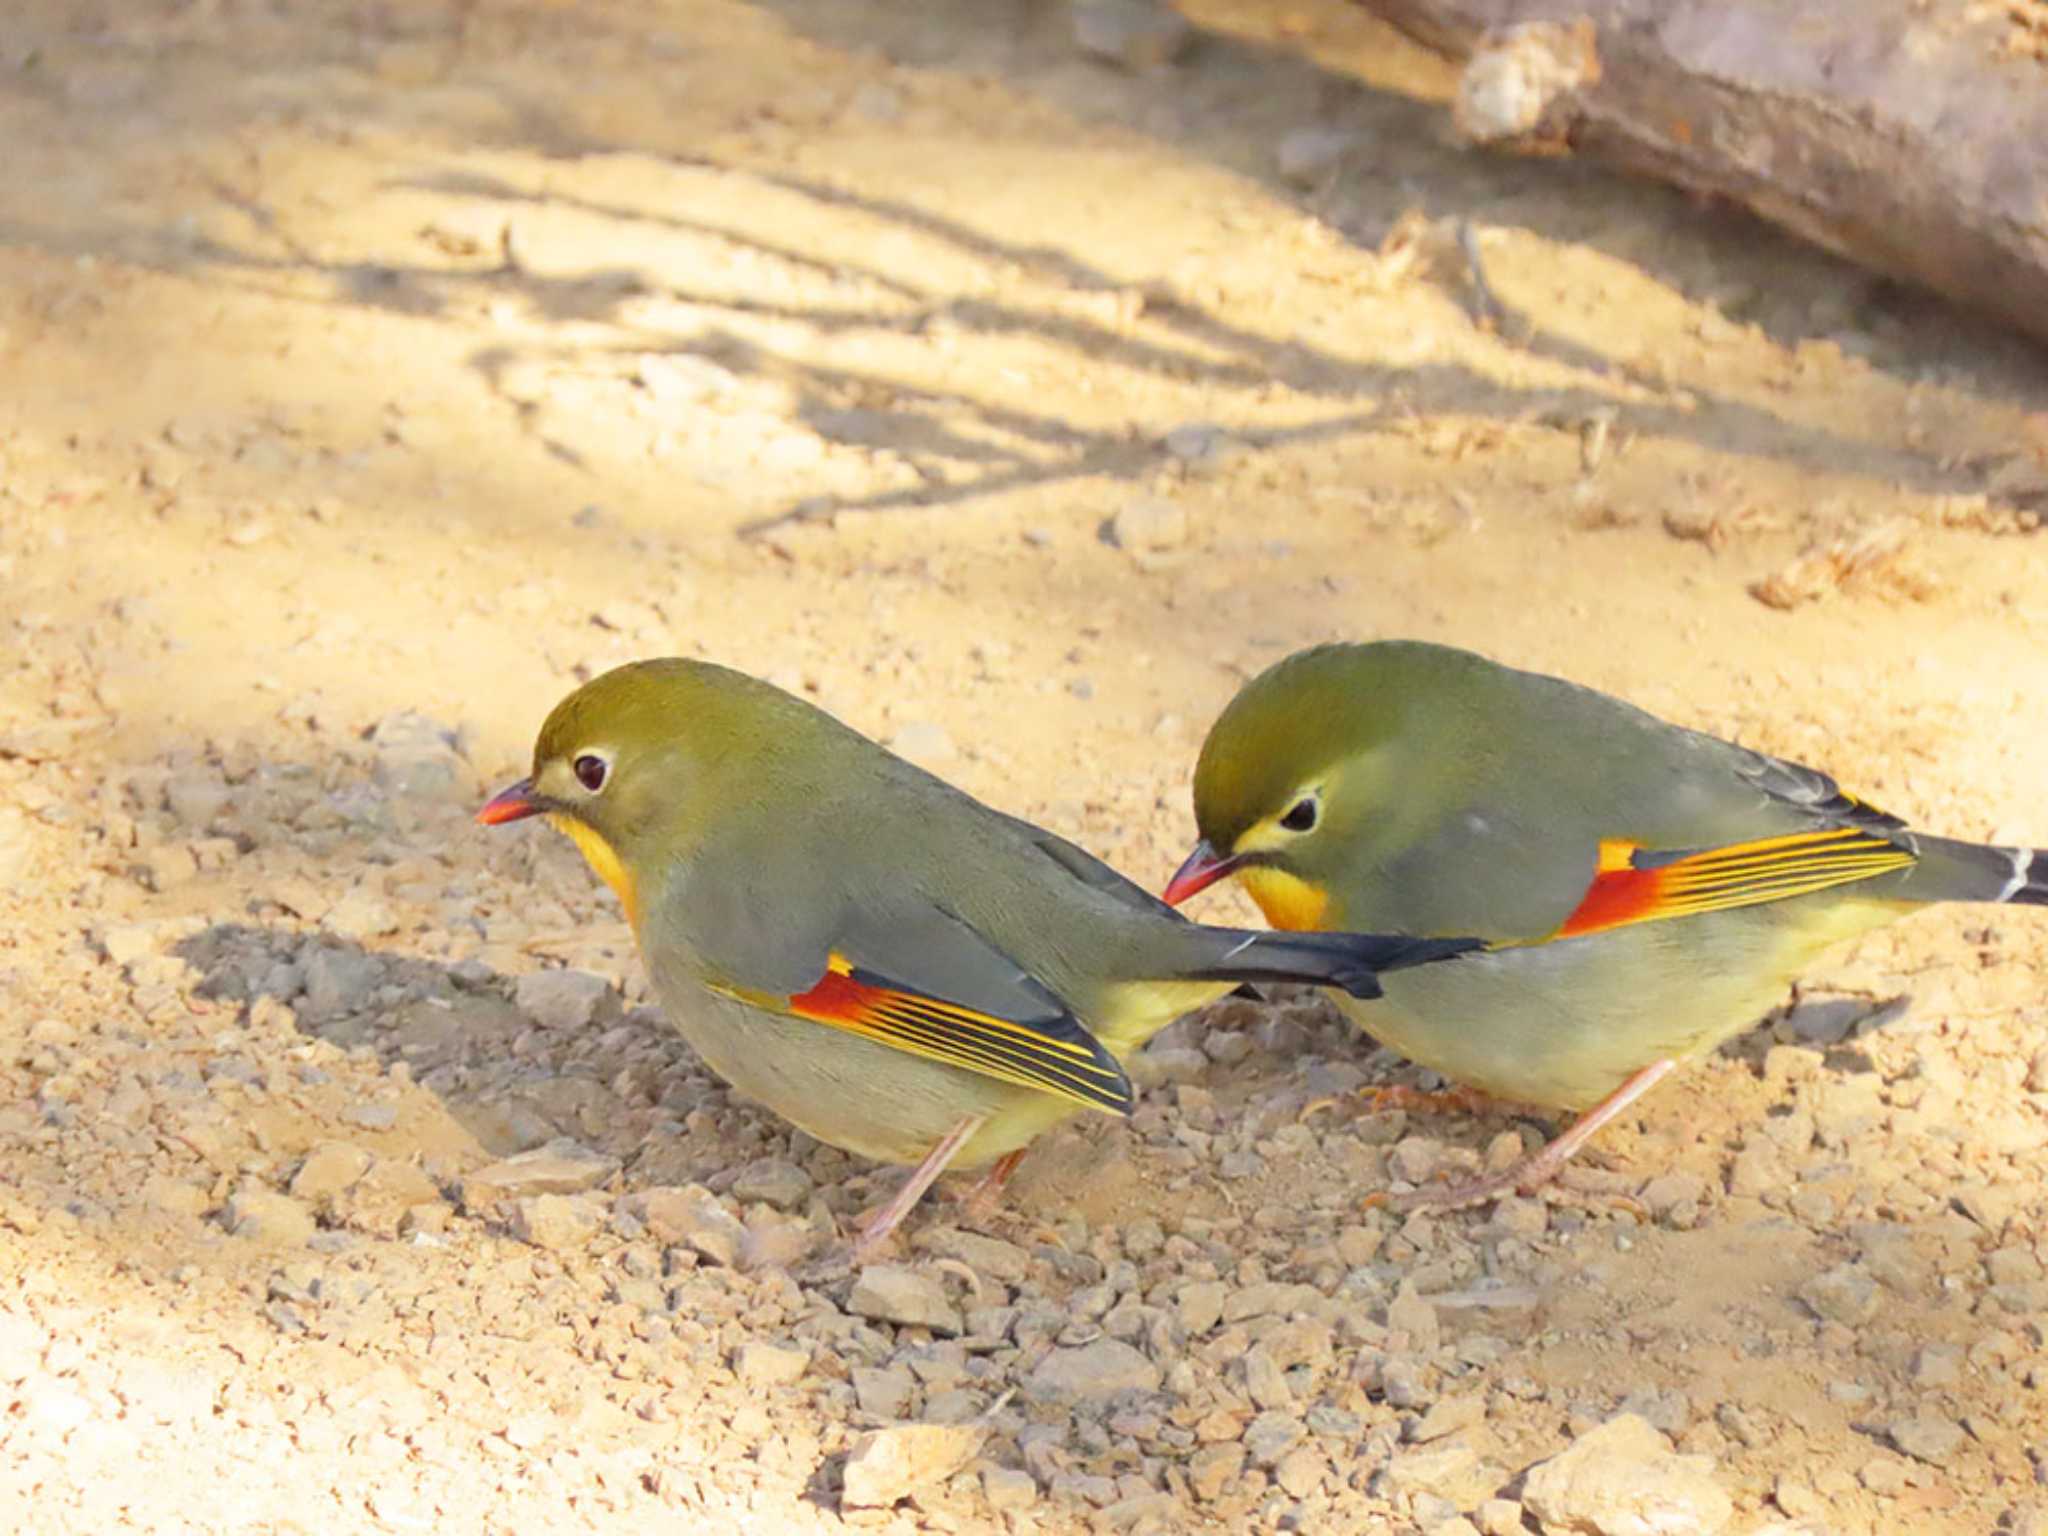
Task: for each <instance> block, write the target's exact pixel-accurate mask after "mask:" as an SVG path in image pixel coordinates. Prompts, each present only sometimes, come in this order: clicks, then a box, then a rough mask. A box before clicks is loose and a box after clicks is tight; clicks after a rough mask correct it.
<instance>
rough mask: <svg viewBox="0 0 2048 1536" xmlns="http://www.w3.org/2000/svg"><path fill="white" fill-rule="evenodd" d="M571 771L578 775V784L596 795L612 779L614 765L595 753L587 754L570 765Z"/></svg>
mask: <svg viewBox="0 0 2048 1536" xmlns="http://www.w3.org/2000/svg"><path fill="white" fill-rule="evenodd" d="M569 770H570V772H572V773H574V774H575V775H576V782H577V783H578V784H581V785H582V786H583V787H584V788H585V789H587V790H589V791H590V792H591V793H592V794H593V795H594V794H596V793H598V791H600V790H602V789H603V788H604V785H605V780H606V779H608V778H610V777H611V771H612V765H611V764H610V763H608V762H606V761H605V760H604V759H603V758H601V757H599V756H598V755H597V754H596V753H595V752H585V753H584V754H583V755H582V756H581V757H579V758H577V759H576V761H575V762H573V763H571V764H570V765H569Z"/></svg>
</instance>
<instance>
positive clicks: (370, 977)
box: [299, 944, 384, 1019]
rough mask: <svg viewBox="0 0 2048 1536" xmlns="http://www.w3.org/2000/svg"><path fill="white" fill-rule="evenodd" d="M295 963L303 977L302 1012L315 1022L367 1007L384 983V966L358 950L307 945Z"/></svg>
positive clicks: (379, 961) (324, 945) (323, 945)
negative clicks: (300, 967)
mask: <svg viewBox="0 0 2048 1536" xmlns="http://www.w3.org/2000/svg"><path fill="white" fill-rule="evenodd" d="M299 963H300V965H301V966H303V967H304V970H305V977H306V1011H307V1013H308V1014H310V1015H311V1016H312V1017H313V1018H315V1019H336V1018H340V1017H341V1016H342V1015H344V1014H350V1013H356V1012H358V1011H360V1010H361V1009H363V1008H366V1007H368V1006H369V1005H370V1003H371V1001H372V1000H373V999H374V997H375V995H376V991H377V988H378V987H379V986H380V985H381V984H382V983H383V980H384V963H383V962H382V961H381V960H379V959H377V957H375V956H374V955H367V954H364V953H363V952H362V951H361V950H359V949H338V948H336V947H335V946H333V945H331V944H309V945H307V946H306V948H305V949H304V950H303V951H302V952H301V954H300V959H299Z"/></svg>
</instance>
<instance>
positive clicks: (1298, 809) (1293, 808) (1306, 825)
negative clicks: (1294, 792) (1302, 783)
mask: <svg viewBox="0 0 2048 1536" xmlns="http://www.w3.org/2000/svg"><path fill="white" fill-rule="evenodd" d="M1315 824H1316V802H1315V800H1314V798H1313V797H1311V796H1307V795H1304V796H1303V797H1302V798H1301V799H1299V800H1297V801H1295V802H1294V804H1292V805H1290V806H1289V807H1288V808H1287V814H1286V815H1285V816H1282V817H1281V818H1280V825H1281V826H1283V827H1285V828H1286V829H1287V830H1288V831H1290V832H1307V831H1309V830H1310V829H1311V828H1313V827H1314V826H1315Z"/></svg>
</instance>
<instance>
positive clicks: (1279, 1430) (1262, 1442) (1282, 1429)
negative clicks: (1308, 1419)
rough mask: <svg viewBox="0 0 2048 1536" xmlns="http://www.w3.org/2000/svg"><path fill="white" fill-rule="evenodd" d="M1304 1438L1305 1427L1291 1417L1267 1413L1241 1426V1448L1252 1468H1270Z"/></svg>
mask: <svg viewBox="0 0 2048 1536" xmlns="http://www.w3.org/2000/svg"><path fill="white" fill-rule="evenodd" d="M1307 1436H1308V1427H1307V1426H1306V1425H1304V1424H1303V1423H1302V1422H1301V1420H1300V1419H1299V1418H1297V1417H1295V1415H1293V1414H1291V1413H1282V1412H1280V1411H1278V1410H1274V1409H1269V1410H1268V1411H1266V1412H1265V1413H1262V1414H1260V1415H1259V1416H1258V1417H1257V1418H1255V1419H1253V1420H1252V1421H1251V1423H1249V1424H1247V1425H1246V1426H1245V1429H1244V1436H1243V1438H1244V1448H1245V1452H1246V1454H1247V1455H1249V1456H1250V1457H1251V1459H1252V1461H1253V1462H1254V1463H1255V1464H1256V1465H1258V1466H1261V1467H1270V1466H1274V1465H1276V1464H1278V1462H1279V1461H1280V1458H1281V1457H1283V1456H1285V1455H1286V1454H1287V1453H1288V1452H1289V1451H1291V1450H1293V1449H1294V1448H1295V1447H1296V1446H1297V1445H1300V1444H1301V1442H1302V1441H1303V1440H1304V1439H1306V1438H1307Z"/></svg>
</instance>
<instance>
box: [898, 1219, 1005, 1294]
mask: <svg viewBox="0 0 2048 1536" xmlns="http://www.w3.org/2000/svg"><path fill="white" fill-rule="evenodd" d="M910 1246H911V1247H913V1248H915V1249H917V1250H918V1251H919V1252H920V1253H929V1254H932V1255H934V1256H935V1257H938V1258H942V1259H958V1260H959V1261H960V1262H961V1263H962V1264H965V1265H966V1266H967V1267H968V1268H969V1269H971V1270H973V1271H974V1272H975V1273H976V1274H978V1275H986V1276H988V1277H989V1278H990V1279H991V1280H1000V1281H1002V1282H1003V1284H1005V1285H1016V1284H1017V1283H1018V1282H1019V1281H1021V1280H1022V1279H1023V1278H1024V1277H1025V1276H1026V1275H1028V1274H1029V1273H1030V1272H1031V1255H1030V1254H1028V1253H1026V1252H1025V1251H1024V1250H1023V1249H1022V1248H1019V1247H1018V1246H1017V1245H1016V1244H1015V1243H1006V1242H1004V1241H1003V1240H1002V1239H1001V1238H999V1237H986V1236H984V1235H983V1234H981V1233H979V1232H966V1231H962V1230H961V1229H960V1228H958V1227H926V1228H924V1229H923V1230H922V1231H920V1232H919V1233H918V1234H917V1235H916V1236H915V1237H913V1238H912V1239H911V1240H910Z"/></svg>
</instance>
